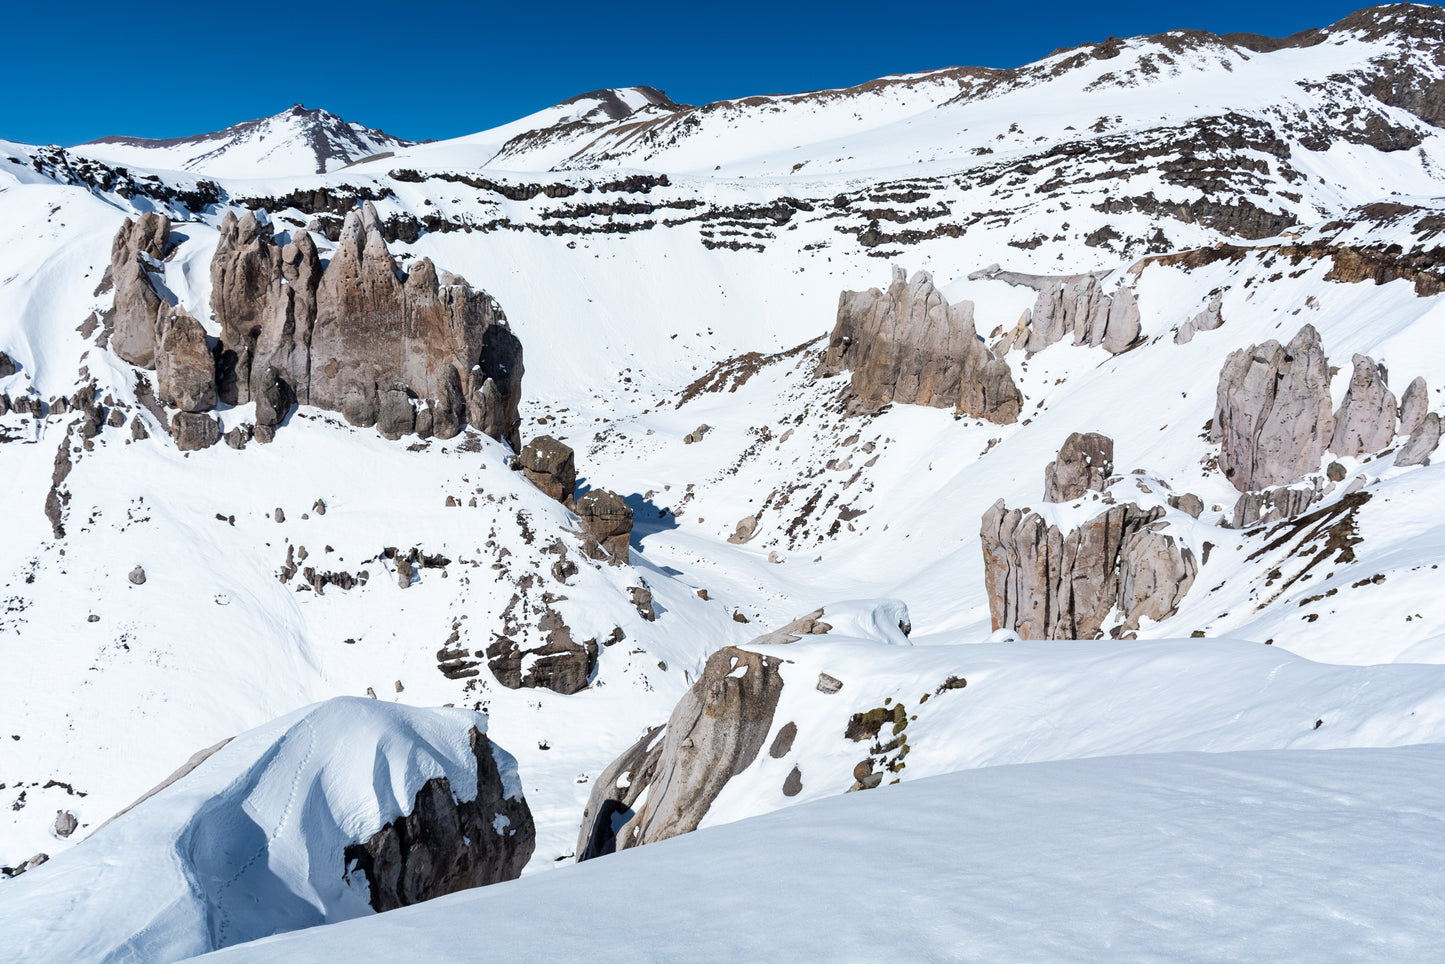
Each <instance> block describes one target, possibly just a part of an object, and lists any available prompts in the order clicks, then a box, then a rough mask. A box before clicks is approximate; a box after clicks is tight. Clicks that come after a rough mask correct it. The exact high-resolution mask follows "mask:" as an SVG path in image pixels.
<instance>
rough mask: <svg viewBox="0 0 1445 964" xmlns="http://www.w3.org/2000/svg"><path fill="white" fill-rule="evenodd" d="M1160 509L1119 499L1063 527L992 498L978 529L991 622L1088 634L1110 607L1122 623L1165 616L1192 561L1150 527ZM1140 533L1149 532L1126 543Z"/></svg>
mask: <svg viewBox="0 0 1445 964" xmlns="http://www.w3.org/2000/svg"><path fill="white" fill-rule="evenodd" d="M1162 515H1163V510H1162V509H1150V510H1148V511H1147V512H1146V511H1143V510H1141V509H1140V508H1139V507H1138V506H1136V505H1134V504H1133V503H1124V504H1122V505H1115V506H1111V507H1110V508H1108V509H1107V510H1106V511H1104V512H1103V513H1101V514H1099V515H1097V516H1095V517H1094V518H1093V519H1091V520H1089V521H1088V522H1086V523H1085V524H1084V525H1082V526H1080V527H1079V528H1077V529H1072V530H1070V531H1069V532H1068V533H1063V532H1060V531H1059V529H1058V527H1057V526H1053V525H1047V524H1046V523H1045V522H1044V519H1043V518H1042V517H1041V516H1039V515H1038V514H1037V513H1035V512H1032V511H1029V510H1027V509H1009V508H1008V507H1007V506H1005V504H1004V502H1003V500H1002V499H1000V500H999V501H997V502H995V503H994V505H993V507H992V508H990V509H989V510H988V512H986V513H984V516H983V525H982V530H981V536H982V540H983V558H984V578H985V582H986V584H987V588H988V598H989V611H990V614H991V616H992V618H993V628H994V629H995V630H998V629H1005V628H1007V629H1011V630H1013V631H1014V632H1016V633H1018V634H1019V636H1020V637H1022V638H1023V639H1094V638H1097V637H1098V636H1099V635H1101V633H1102V630H1103V626H1104V623H1105V622H1106V620H1107V619H1108V618H1109V615H1110V613H1111V612H1113V611H1114V610H1115V609H1116V608H1117V609H1118V611H1119V613H1120V615H1121V616H1122V617H1123V619H1124V627H1126V628H1129V629H1134V628H1137V627H1138V624H1139V623H1138V620H1139V619H1140V618H1142V617H1143V616H1146V615H1147V616H1151V618H1155V619H1163V618H1165V616H1167V615H1169V614H1171V613H1172V612H1173V611H1174V609H1176V608H1177V606H1178V602H1179V600H1180V599H1182V598H1183V595H1184V593H1185V592H1187V591H1188V589H1189V586H1190V584H1192V582H1193V580H1194V572H1195V570H1196V569H1197V566H1195V564H1194V561H1193V554H1192V553H1191V552H1190V551H1189V549H1187V548H1185V547H1182V546H1180V545H1178V543H1177V541H1176V540H1175V539H1173V538H1172V537H1170V536H1168V535H1164V534H1163V533H1160V532H1156V531H1154V530H1153V529H1151V523H1155V522H1156V520H1158V519H1160V518H1161V517H1162ZM1145 531H1149V532H1150V533H1151V535H1150V537H1149V538H1140V539H1136V540H1134V542H1133V544H1132V546H1131V543H1130V540H1131V539H1134V537H1135V536H1136V535H1137V534H1138V533H1140V532H1145ZM1154 536H1158V537H1159V538H1154Z"/></svg>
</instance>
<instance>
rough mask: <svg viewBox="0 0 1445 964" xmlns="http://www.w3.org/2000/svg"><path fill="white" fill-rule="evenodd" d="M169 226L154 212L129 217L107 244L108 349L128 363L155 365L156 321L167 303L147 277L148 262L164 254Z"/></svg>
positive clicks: (148, 276) (168, 236) (144, 365)
mask: <svg viewBox="0 0 1445 964" xmlns="http://www.w3.org/2000/svg"><path fill="white" fill-rule="evenodd" d="M170 231H171V226H170V222H169V221H167V220H166V219H165V218H164V217H163V216H161V215H159V214H156V213H155V212H147V213H146V214H142V215H141V216H140V218H139V219H137V220H135V221H132V220H130V219H129V218H127V219H126V221H125V223H124V224H122V225H121V226H120V230H119V231H117V232H116V235H115V240H114V241H113V242H112V243H111V247H110V269H109V271H108V276H109V280H110V284H111V286H112V287H113V288H114V289H115V307H114V309H113V311H112V313H111V316H110V327H111V335H110V349H111V351H113V352H115V353H116V354H117V355H119V356H120V357H121V358H123V359H125V360H126V361H128V362H130V363H131V364H132V365H139V366H140V367H142V368H150V367H152V366H154V365H155V357H156V322H157V319H158V317H159V315H160V313H161V312H162V311H163V310H164V309H165V308H166V307H168V306H167V303H166V300H165V299H164V298H162V297H161V295H160V293H159V291H157V289H156V283H155V282H154V281H153V280H152V279H151V274H150V270H149V269H150V263H151V262H156V261H159V260H160V259H161V258H164V257H165V254H166V247H167V244H168V242H169V238H170Z"/></svg>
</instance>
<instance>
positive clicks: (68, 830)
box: [51, 810, 80, 837]
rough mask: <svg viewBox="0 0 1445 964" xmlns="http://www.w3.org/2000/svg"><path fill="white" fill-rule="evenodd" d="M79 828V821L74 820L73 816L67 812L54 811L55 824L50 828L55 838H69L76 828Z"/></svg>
mask: <svg viewBox="0 0 1445 964" xmlns="http://www.w3.org/2000/svg"><path fill="white" fill-rule="evenodd" d="M79 826H80V821H79V820H77V819H76V818H75V814H73V813H71V812H70V811H69V810H57V811H55V824H54V825H53V826H52V828H51V829H52V830H54V831H55V835H56V836H57V837H69V836H70V835H71V834H73V833H75V831H76V828H78V827H79Z"/></svg>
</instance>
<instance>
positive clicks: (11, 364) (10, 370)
mask: <svg viewBox="0 0 1445 964" xmlns="http://www.w3.org/2000/svg"><path fill="white" fill-rule="evenodd" d="M17 371H19V369H18V368H17V367H16V365H15V360H14V359H13V358H11V357H10V356H9V355H7V354H5V353H4V352H3V351H0V378H9V377H10V376H11V375H13V374H15V373H16V372H17ZM3 414H5V413H4V412H0V415H3Z"/></svg>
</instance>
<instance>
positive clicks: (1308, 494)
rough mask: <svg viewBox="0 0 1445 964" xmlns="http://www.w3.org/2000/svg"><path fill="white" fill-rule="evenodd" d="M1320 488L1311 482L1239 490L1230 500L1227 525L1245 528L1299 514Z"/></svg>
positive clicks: (1320, 490) (1311, 501)
mask: <svg viewBox="0 0 1445 964" xmlns="http://www.w3.org/2000/svg"><path fill="white" fill-rule="evenodd" d="M1322 495H1324V490H1323V489H1322V488H1321V487H1320V485H1319V484H1318V483H1316V484H1314V485H1309V484H1305V485H1281V486H1276V487H1275V488H1272V489H1264V490H1262V491H1259V492H1244V493H1241V494H1240V496H1239V499H1238V500H1237V501H1236V502H1235V503H1234V518H1233V520H1232V523H1231V525H1230V528H1234V529H1245V528H1248V527H1249V526H1252V525H1258V524H1261V523H1270V522H1278V521H1279V520H1281V519H1293V518H1294V517H1295V516H1297V515H1303V514H1304V511H1305V510H1306V509H1308V508H1309V507H1310V506H1311V505H1313V504H1314V503H1315V502H1316V501H1317V500H1318V499H1319V498H1320V497H1321V496H1322Z"/></svg>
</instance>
